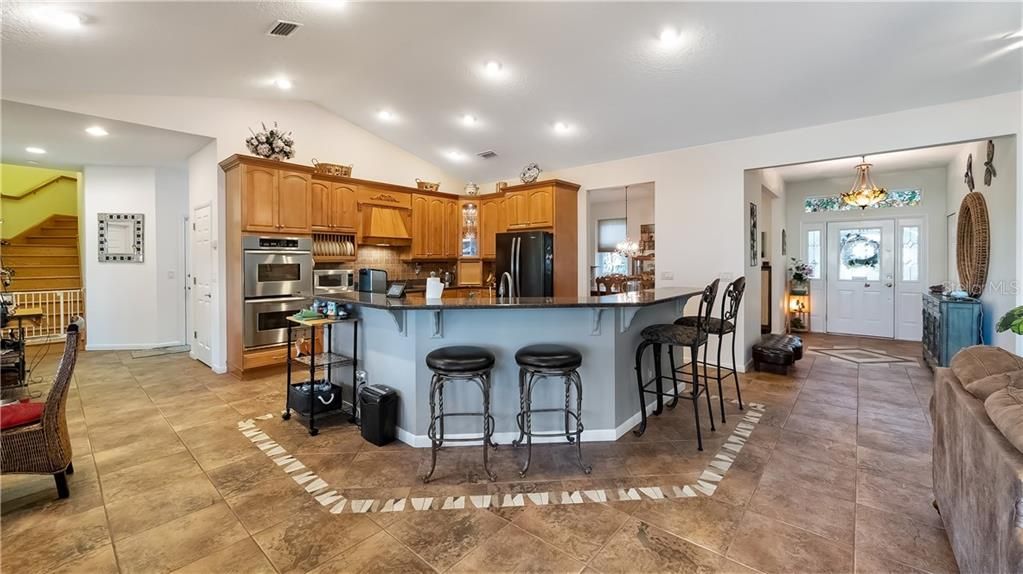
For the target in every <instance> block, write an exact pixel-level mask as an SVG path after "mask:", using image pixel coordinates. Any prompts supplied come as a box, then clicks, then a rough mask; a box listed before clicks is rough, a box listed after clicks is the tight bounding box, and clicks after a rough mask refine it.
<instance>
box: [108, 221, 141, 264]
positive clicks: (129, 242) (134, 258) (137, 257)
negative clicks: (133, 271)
mask: <svg viewBox="0 0 1023 574" xmlns="http://www.w3.org/2000/svg"><path fill="white" fill-rule="evenodd" d="M96 217H97V219H98V220H99V227H98V231H97V239H98V243H99V260H100V261H101V262H110V261H115V262H118V263H142V261H143V255H144V254H145V242H144V238H145V232H146V224H145V221H146V219H145V218H146V216H145V215H144V214H142V213H100V214H97V216H96Z"/></svg>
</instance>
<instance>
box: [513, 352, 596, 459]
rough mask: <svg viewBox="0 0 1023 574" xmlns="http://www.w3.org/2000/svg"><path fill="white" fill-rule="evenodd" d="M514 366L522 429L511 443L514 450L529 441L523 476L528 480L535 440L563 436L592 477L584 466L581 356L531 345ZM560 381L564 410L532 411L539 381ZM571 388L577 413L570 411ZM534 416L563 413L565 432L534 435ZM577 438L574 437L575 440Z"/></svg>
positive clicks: (517, 358) (518, 356) (520, 354)
mask: <svg viewBox="0 0 1023 574" xmlns="http://www.w3.org/2000/svg"><path fill="white" fill-rule="evenodd" d="M515 362H516V363H518V365H519V414H518V415H516V417H515V422H516V423H517V424H518V426H519V438H518V440H516V441H514V442H513V443H512V445H513V446H516V447H517V446H519V445H521V444H522V441H523V439H524V440H525V441H526V463H525V464H524V465H523V466H522V470H521V471H520V472H519V475H520V476H526V472H527V471H528V470H529V463H530V461H531V460H532V458H533V437H552V436H564V437H565V439H567V440H568V443H569V444H572V443H575V445H576V456H577V458H578V459H579V466H580V467H582V469H583V472H585V473H586V474H589V473H590V470H591V468H590V465H588V464H586V463H585V462H583V448H582V434H583V420H582V412H583V382H582V378H581V377H580V376H579V367H580V366H581V365H582V363H583V356H582V353H580V352H579V351H577V350H576V349H573V348H572V347H567V346H565V345H549V344H548V345H530V346H528V347H523V348H521V349H519V351H518V352H517V353H515ZM551 377H560V378H561V379H562V380H563V381H564V383H565V408H560V407H558V408H544V409H534V408H533V388H534V385H535V384H536V383H537V382H539V381H540V380H543V379H547V378H551ZM572 387H575V410H574V411H573V410H572V409H571V407H570V405H571V401H572ZM534 413H564V414H565V432H564V433H561V432H544V433H534V432H533V414H534ZM573 419H574V420H575V430H574V431H573V430H572V429H571V428H570V426H571V425H570V422H571V421H572V420H573ZM573 434H574V436H573Z"/></svg>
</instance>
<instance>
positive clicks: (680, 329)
mask: <svg viewBox="0 0 1023 574" xmlns="http://www.w3.org/2000/svg"><path fill="white" fill-rule="evenodd" d="M717 291H718V280H717V279H715V280H714V281H713V282H712V283H711V284H710V285H707V287H705V288H704V290H703V294H702V295H700V308H699V312H698V316H699V317H706V318H709V317H710V310H711V308H712V307H713V306H714V299H715V297H717ZM704 325H706V322H697V324H696V325H695V326H688V325H676V324H674V323H667V324H659V325H650V326H649V327H647V328H645V329H643V331H641V332H640V336H641V337H642V338H643V341H642V342H641V343H640V344H639V347H638V348H637V349H636V381H637V383H638V385H639V412H640V416H641V417H642V418H641V421H640V423H639V429H637V430H636V431H634V432H635V434H636V436H642V435H643V433H644V432H646V419H647V414H646V395H648V394H652V395H655V396H656V397H657V406H656V407H655V408H654V415H660V414H661V413H662V412H663V410H664V398H665V397H669V398H671V403H670V404H669V405H668V408H674V407H675V404H676V403H677V402H678V399H679V397H681V398H684V399H687V400H691V401H692V402H693V417H694V418H695V419H696V444H697V449H698V450H701V451H702V450H703V433H702V431H701V429H700V405H699V398H700V395H701V394H703V395H706V397H707V412H708V415H709V416H710V430H712V431H713V430H717V429H716V428H715V426H714V411H713V407H712V406H711V401H710V389H709V387H708V386H707V378H706V376H704V380H703V382H702V383H701V382H700V372H699V370H698V369H697V361H696V357H698V356H699V351H700V347H704V346H705V345H706V344H707V332H706V330H705V328H704ZM665 346H667V347H668V358H669V361H670V363H669V366H670V371H669V372H670V373H671V376H670V377H666V376H664V375H663V370H662V369H661V350H662V349H663V347H665ZM648 347H653V351H654V378H653V379H650V380H648V381H644V380H643V353H644V352H645V351H646V350H647V348H648ZM675 347H685V348H688V349H689V354H690V356H691V357H693V360H691V361H690V364H691V365H692V372H691V373H690V374H689V376H690V377H691V378H692V380H691V381H685V380H684V379H683V380H682V382H684V383H685V382H690V383H691V389H692V390H691V391H690V392H689V393H687V394H680V393H679V391H678V382H679V378H678V375H679V374H683V375H684V374H685V373H680V372H679V371H678V370H677V369H676V368H675V353H674V348H675ZM669 378H670V379H671V382H672V386H673V391H672V392H671V393H666V392H664V384H663V383H664V381H665V380H668V379H669ZM651 384H652V385H654V387H655V388H654V390H650V389H649V387H650V385H651Z"/></svg>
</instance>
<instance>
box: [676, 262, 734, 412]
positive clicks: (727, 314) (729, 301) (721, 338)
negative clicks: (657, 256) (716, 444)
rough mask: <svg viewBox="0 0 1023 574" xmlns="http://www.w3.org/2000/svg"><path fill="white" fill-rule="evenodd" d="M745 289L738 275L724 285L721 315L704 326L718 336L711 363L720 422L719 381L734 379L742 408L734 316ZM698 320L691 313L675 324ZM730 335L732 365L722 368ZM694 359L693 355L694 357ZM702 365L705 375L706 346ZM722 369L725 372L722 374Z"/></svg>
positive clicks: (721, 397)
mask: <svg viewBox="0 0 1023 574" xmlns="http://www.w3.org/2000/svg"><path fill="white" fill-rule="evenodd" d="M745 291H746V278H745V277H739V278H738V279H736V280H735V281H732V282H731V283H729V284H728V286H727V287H725V293H724V295H723V296H722V297H721V317H720V318H719V317H710V318H708V319H707V324H706V326H705V328H704V330H705V331H706V332H708V333H709V334H711V335H716V336H717V338H718V345H717V347H718V358H717V363H715V364H714V365H713V367H714V368H715V369H716V371H715V372H716V373H717V375H716V376H715V378H716V379H717V382H718V398H719V401H720V403H721V422H722V423H723V422H725V393H724V389H723V388H722V386H721V382H722V381H724V380H725V379H727V378H728V377H733V378H734V379H735V396H736V397H737V398H738V400H739V410H740V411H741V410H743V406H742V391H740V390H739V375H738V373H737V372H736V370H735V318H736V317H737V316H738V315H739V305H740V304H742V294H743V292H745ZM698 321H699V316H696V315H692V316H687V317H682V318H680V319H676V320H675V324H676V325H687V326H690V327H692V326H695V325H696V324H697V322H698ZM728 334H731V335H732V366H731V368H723V367H722V366H721V348H722V346H723V344H724V342H725V335H728ZM694 359H695V357H694ZM699 364H700V366H702V367H703V373H704V376H705V377H706V375H707V368H708V365H707V348H706V347H704V348H703V362H701V363H699ZM686 366H687V365H682V366H681V367H679V369H680V370H684V369H685V368H686ZM722 370H723V371H725V374H724V375H722Z"/></svg>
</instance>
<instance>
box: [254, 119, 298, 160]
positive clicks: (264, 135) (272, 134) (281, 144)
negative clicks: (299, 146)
mask: <svg viewBox="0 0 1023 574" xmlns="http://www.w3.org/2000/svg"><path fill="white" fill-rule="evenodd" d="M260 125H262V126H263V131H260V132H253V131H252V129H251V128H250V129H249V132H251V133H252V137H250V138H248V139H246V140H245V145H246V146H248V148H249V151H250V152H252V153H254V154H256V155H258V156H259V157H265V158H267V159H276V160H278V161H279V160H285V159H291V158H293V157H295V140H293V139H292V138H291V132H287V133H285V132H284V131H283V130H281V129H280V128H279V127H277V122H274V125H273V127H272V128H270V129H267V127H266V124H264V123H261V124H260Z"/></svg>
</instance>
